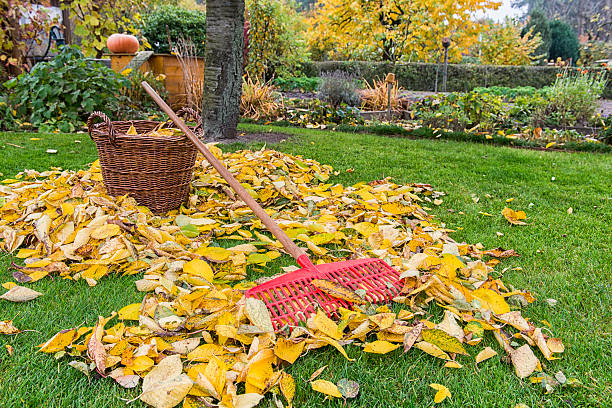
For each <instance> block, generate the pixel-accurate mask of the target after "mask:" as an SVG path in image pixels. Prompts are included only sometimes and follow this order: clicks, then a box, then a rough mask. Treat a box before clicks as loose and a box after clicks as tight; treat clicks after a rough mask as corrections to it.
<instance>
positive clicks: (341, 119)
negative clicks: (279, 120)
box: [284, 99, 364, 128]
mask: <svg viewBox="0 0 612 408" xmlns="http://www.w3.org/2000/svg"><path fill="white" fill-rule="evenodd" d="M284 117H285V120H286V121H287V122H289V123H291V124H292V125H297V126H304V127H309V128H312V127H322V128H323V127H326V126H328V125H340V124H344V125H359V124H363V123H364V120H363V118H362V117H361V115H360V114H359V108H356V107H353V106H347V105H346V104H340V105H339V106H337V107H334V106H332V105H330V104H328V103H325V102H323V101H321V100H319V99H312V100H310V101H308V102H306V105H304V106H303V108H302V109H292V108H288V109H286V110H285V112H284Z"/></svg>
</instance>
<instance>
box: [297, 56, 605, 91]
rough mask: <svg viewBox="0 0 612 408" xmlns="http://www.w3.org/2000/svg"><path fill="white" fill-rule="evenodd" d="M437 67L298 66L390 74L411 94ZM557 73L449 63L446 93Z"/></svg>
mask: <svg viewBox="0 0 612 408" xmlns="http://www.w3.org/2000/svg"><path fill="white" fill-rule="evenodd" d="M436 67H437V64H427V63H421V62H412V63H407V64H395V65H394V64H391V63H385V62H363V61H323V62H308V63H305V64H304V65H303V67H302V71H303V72H304V74H305V75H306V76H312V77H314V76H320V75H321V73H322V72H329V71H343V72H346V73H349V74H352V75H355V76H358V77H360V78H364V79H366V80H368V81H372V80H373V79H375V78H381V79H382V78H384V77H385V76H386V75H387V73H389V72H394V73H395V77H396V78H397V80H398V82H399V85H400V86H401V87H403V88H405V89H409V90H413V91H433V90H434V87H435V82H436ZM442 68H443V65H442V64H441V65H440V72H439V73H438V90H441V89H442ZM559 72H560V69H559V68H557V67H548V66H505V65H504V66H502V65H473V64H449V65H448V79H447V82H446V90H447V91H449V92H467V91H471V90H472V89H474V88H477V87H481V86H482V87H488V86H507V87H518V86H532V87H534V88H542V87H544V86H548V85H552V83H553V82H555V79H556V75H557V74H558V73H559ZM603 98H606V99H612V81H609V82H608V85H607V87H606V89H605V91H604V93H603Z"/></svg>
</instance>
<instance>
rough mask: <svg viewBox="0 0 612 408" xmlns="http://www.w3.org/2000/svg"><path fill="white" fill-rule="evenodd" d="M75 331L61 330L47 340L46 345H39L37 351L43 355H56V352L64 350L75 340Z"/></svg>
mask: <svg viewBox="0 0 612 408" xmlns="http://www.w3.org/2000/svg"><path fill="white" fill-rule="evenodd" d="M76 334H77V331H76V329H68V330H62V331H60V332H59V333H57V334H56V335H55V336H53V337H51V338H50V339H49V340H47V342H46V343H44V344H41V345H39V346H37V347H40V350H39V351H42V352H43V353H57V352H58V351H62V350H64V349H65V348H66V347H68V346H69V345H70V344H72V342H73V341H74V340H75V339H76Z"/></svg>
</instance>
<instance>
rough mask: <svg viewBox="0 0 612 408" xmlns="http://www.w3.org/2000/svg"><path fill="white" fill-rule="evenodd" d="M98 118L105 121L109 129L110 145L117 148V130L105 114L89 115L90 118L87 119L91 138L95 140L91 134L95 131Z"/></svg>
mask: <svg viewBox="0 0 612 408" xmlns="http://www.w3.org/2000/svg"><path fill="white" fill-rule="evenodd" d="M96 118H100V119H102V120H103V121H104V124H105V125H106V128H107V129H108V139H109V140H110V143H111V144H112V145H113V146H117V144H116V142H115V128H114V127H113V122H111V120H110V119H109V118H108V116H106V114H105V113H104V112H100V111H95V112H93V113H92V114H91V115H89V118H88V119H87V130H88V131H89V137H90V138H91V139H92V140H93V137H91V132H92V130H93V126H94V120H95V119H96Z"/></svg>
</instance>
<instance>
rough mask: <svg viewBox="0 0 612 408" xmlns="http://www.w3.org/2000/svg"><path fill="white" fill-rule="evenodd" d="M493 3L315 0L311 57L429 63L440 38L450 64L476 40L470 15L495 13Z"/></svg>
mask: <svg viewBox="0 0 612 408" xmlns="http://www.w3.org/2000/svg"><path fill="white" fill-rule="evenodd" d="M500 4H501V2H499V1H493V0H454V1H453V0H441V1H435V2H434V1H430V0H378V1H370V0H354V1H352V2H348V1H345V0H319V1H318V3H317V4H316V7H315V9H314V12H313V15H312V17H311V18H310V19H309V25H310V27H309V35H308V37H309V41H310V44H309V45H310V47H311V48H312V50H313V54H314V55H319V54H321V50H323V51H324V52H325V53H326V54H327V57H329V58H333V59H354V60H355V59H356V60H359V59H362V60H363V59H367V60H372V59H373V60H383V61H393V62H397V61H410V60H421V61H433V60H435V59H436V58H437V55H438V54H439V50H440V48H441V45H440V44H441V41H442V38H444V37H450V38H451V41H452V47H451V48H450V49H449V52H450V58H451V60H459V59H460V56H461V52H467V50H468V49H469V47H470V46H471V45H473V44H474V43H475V42H476V41H477V38H478V34H479V32H480V31H481V29H482V24H481V23H479V22H477V21H476V19H475V18H474V16H475V15H476V13H478V12H482V11H484V10H487V9H496V8H498V7H499V5H500Z"/></svg>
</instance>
